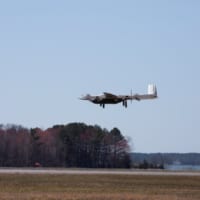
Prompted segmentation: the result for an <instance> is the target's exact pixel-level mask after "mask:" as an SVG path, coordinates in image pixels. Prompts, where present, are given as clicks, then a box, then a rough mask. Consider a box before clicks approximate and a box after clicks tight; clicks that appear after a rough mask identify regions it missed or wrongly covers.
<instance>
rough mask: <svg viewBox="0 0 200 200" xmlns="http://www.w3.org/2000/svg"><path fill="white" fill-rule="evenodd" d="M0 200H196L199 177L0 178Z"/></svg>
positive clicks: (199, 194) (51, 176)
mask: <svg viewBox="0 0 200 200" xmlns="http://www.w3.org/2000/svg"><path fill="white" fill-rule="evenodd" d="M0 199H15V200H18V199H20V200H25V199H37V200H46V199H51V200H59V199H67V200H68V199H70V200H114V199H115V200H116V199H120V200H191V199H192V200H199V199H200V177H195V176H185V177H184V176H183V177H182V176H141V175H44V174H43V175H41V174H40V175H27V174H24V175H23V174H15V175H11V174H0Z"/></svg>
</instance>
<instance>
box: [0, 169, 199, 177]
mask: <svg viewBox="0 0 200 200" xmlns="http://www.w3.org/2000/svg"><path fill="white" fill-rule="evenodd" d="M0 174H56V175H58V174H80V175H82V174H86V175H95V174H98V175H101V174H102V175H106V174H116V175H120V174H121V175H147V176H200V171H194V172H193V171H192V172H189V171H165V170H158V171H156V170H154V171H153V170H134V169H131V170H120V169H118V170H116V169H55V168H54V169H51V168H34V169H33V168H0Z"/></svg>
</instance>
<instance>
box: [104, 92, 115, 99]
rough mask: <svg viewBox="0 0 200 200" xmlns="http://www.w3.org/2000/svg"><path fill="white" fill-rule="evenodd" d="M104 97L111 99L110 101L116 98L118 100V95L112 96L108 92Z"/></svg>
mask: <svg viewBox="0 0 200 200" xmlns="http://www.w3.org/2000/svg"><path fill="white" fill-rule="evenodd" d="M104 95H105V97H106V98H109V99H115V98H118V96H117V95H115V94H111V93H107V92H104Z"/></svg>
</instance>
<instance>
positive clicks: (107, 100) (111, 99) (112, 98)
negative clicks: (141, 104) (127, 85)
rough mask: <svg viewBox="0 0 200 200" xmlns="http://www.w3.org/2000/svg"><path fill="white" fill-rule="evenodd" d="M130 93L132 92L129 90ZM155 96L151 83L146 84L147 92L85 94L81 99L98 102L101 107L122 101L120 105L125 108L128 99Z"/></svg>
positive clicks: (154, 89)
mask: <svg viewBox="0 0 200 200" xmlns="http://www.w3.org/2000/svg"><path fill="white" fill-rule="evenodd" d="M131 93H132V92H131ZM155 98H157V89H156V86H155V85H153V84H149V85H148V93H147V94H131V95H115V94H111V93H107V92H104V93H103V94H102V95H99V96H91V95H89V94H87V95H86V96H83V97H81V98H80V99H81V100H88V101H90V102H92V103H95V104H99V105H100V106H101V107H103V108H105V104H117V103H120V102H122V105H123V106H124V107H125V108H127V106H128V103H127V101H128V100H131V101H132V100H137V101H140V100H146V99H155Z"/></svg>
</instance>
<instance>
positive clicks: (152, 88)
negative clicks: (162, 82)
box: [148, 84, 157, 97]
mask: <svg viewBox="0 0 200 200" xmlns="http://www.w3.org/2000/svg"><path fill="white" fill-rule="evenodd" d="M148 95H154V96H155V97H157V88H156V86H155V85H154V84H149V85H148Z"/></svg>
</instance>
